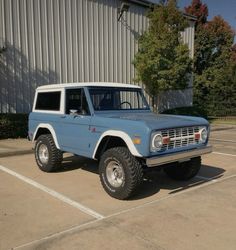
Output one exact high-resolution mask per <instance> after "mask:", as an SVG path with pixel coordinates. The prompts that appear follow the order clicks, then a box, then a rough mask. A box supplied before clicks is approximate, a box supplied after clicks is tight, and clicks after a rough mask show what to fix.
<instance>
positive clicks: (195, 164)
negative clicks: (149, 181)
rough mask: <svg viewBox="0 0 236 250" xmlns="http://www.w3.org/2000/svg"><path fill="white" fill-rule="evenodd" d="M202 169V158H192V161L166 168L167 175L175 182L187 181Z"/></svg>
mask: <svg viewBox="0 0 236 250" xmlns="http://www.w3.org/2000/svg"><path fill="white" fill-rule="evenodd" d="M200 168H201V157H200V156H199V157H195V158H192V159H191V160H190V161H187V162H182V163H176V164H175V165H172V164H171V165H169V166H166V167H165V168H164V171H165V173H166V174H167V175H168V176H169V177H170V178H172V179H174V180H180V181H186V180H189V179H191V178H193V177H194V176H196V175H197V173H198V172H199V170H200Z"/></svg>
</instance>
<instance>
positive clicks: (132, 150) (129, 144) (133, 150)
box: [93, 130, 142, 159]
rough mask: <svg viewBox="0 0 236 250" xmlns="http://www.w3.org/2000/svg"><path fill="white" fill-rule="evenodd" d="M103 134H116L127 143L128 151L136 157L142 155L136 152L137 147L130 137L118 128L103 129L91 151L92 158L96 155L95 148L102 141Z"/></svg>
mask: <svg viewBox="0 0 236 250" xmlns="http://www.w3.org/2000/svg"><path fill="white" fill-rule="evenodd" d="M105 136H116V137H119V138H121V139H122V140H123V141H124V142H125V143H126V145H127V147H128V149H129V151H130V153H131V154H132V155H134V156H137V157H142V155H141V154H140V153H139V152H138V150H137V148H136V147H135V145H134V143H133V141H132V139H131V138H130V136H129V135H128V134H127V133H125V132H123V131H118V130H107V131H105V132H104V133H102V135H101V136H100V138H99V140H98V142H97V144H96V146H95V149H94V151H93V159H95V155H96V152H97V149H98V147H99V145H100V143H101V141H102V139H103V138H104V137H105Z"/></svg>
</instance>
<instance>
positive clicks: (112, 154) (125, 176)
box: [99, 147, 143, 200]
mask: <svg viewBox="0 0 236 250" xmlns="http://www.w3.org/2000/svg"><path fill="white" fill-rule="evenodd" d="M99 175H100V180H101V183H102V186H103V188H104V189H105V191H106V192H107V193H108V194H109V195H110V196H112V197H114V198H116V199H119V200H124V199H128V198H129V197H131V196H132V195H133V194H134V193H135V191H136V190H137V189H138V186H139V185H140V183H141V182H142V177H143V171H142V165H141V164H140V163H139V161H138V160H137V159H136V158H135V157H134V156H133V155H132V154H131V153H130V152H129V150H128V149H127V148H125V147H116V148H111V149H108V150H107V151H106V152H105V153H104V154H103V155H102V156H101V159H100V162H99Z"/></svg>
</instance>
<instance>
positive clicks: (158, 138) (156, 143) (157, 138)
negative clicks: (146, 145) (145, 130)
mask: <svg viewBox="0 0 236 250" xmlns="http://www.w3.org/2000/svg"><path fill="white" fill-rule="evenodd" d="M162 145H163V143H162V135H161V134H156V135H154V137H153V145H152V146H153V148H156V150H160V149H161V147H162Z"/></svg>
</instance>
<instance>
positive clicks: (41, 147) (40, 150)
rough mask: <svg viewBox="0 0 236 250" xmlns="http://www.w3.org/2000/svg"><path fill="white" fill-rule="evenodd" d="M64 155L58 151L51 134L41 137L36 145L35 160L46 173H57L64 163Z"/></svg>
mask: <svg viewBox="0 0 236 250" xmlns="http://www.w3.org/2000/svg"><path fill="white" fill-rule="evenodd" d="M62 159H63V154H62V152H61V151H60V150H59V149H57V147H56V145H55V143H54V140H53V137H52V135H51V134H45V135H40V136H39V137H38V139H37V141H36V144H35V160H36V163H37V165H38V167H39V168H40V169H41V170H42V171H44V172H53V171H56V170H57V169H58V168H59V167H60V165H61V162H62Z"/></svg>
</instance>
